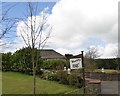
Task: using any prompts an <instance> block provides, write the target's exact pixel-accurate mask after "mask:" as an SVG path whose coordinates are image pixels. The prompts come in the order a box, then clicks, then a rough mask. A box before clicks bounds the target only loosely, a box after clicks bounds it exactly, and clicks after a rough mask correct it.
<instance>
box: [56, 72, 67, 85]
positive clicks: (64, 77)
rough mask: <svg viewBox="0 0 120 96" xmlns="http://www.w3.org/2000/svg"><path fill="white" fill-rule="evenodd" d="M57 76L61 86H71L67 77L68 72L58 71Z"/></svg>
mask: <svg viewBox="0 0 120 96" xmlns="http://www.w3.org/2000/svg"><path fill="white" fill-rule="evenodd" d="M57 74H58V79H59V83H61V84H69V83H68V79H67V77H68V74H67V72H65V71H58V72H57Z"/></svg>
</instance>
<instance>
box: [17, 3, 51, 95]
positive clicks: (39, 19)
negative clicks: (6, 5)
mask: <svg viewBox="0 0 120 96" xmlns="http://www.w3.org/2000/svg"><path fill="white" fill-rule="evenodd" d="M27 8H28V9H27V15H26V17H27V20H22V25H21V28H20V31H21V32H20V36H21V37H22V39H23V41H24V43H25V45H26V46H27V47H30V48H31V54H32V58H31V59H32V66H33V68H32V69H33V80H34V82H33V89H34V90H33V93H34V95H35V94H36V69H37V66H38V65H37V64H38V59H39V56H40V53H38V52H37V53H36V52H35V50H34V49H35V48H38V49H42V48H43V47H44V46H45V44H46V42H47V40H48V38H49V37H50V33H51V29H52V27H50V26H49V25H48V24H47V23H46V22H47V17H48V15H47V12H46V9H45V10H43V11H42V12H41V14H39V15H37V12H38V2H36V3H34V4H33V3H31V2H28V5H27ZM19 26H20V25H19ZM36 55H37V58H35V56H36Z"/></svg>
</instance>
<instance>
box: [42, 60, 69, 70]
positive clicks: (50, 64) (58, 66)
mask: <svg viewBox="0 0 120 96" xmlns="http://www.w3.org/2000/svg"><path fill="white" fill-rule="evenodd" d="M67 64H68V62H67V61H66V60H44V61H43V64H42V68H44V69H54V70H63V68H64V66H67Z"/></svg>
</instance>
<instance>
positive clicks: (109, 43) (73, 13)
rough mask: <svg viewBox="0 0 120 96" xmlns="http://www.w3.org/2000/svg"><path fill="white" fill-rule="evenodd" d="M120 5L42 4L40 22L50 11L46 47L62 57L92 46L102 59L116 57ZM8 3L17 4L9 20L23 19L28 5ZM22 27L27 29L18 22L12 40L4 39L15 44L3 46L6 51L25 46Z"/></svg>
mask: <svg viewBox="0 0 120 96" xmlns="http://www.w3.org/2000/svg"><path fill="white" fill-rule="evenodd" d="M118 2H119V0H59V1H58V2H40V10H39V11H38V14H37V15H38V22H39V20H40V17H39V16H40V14H41V12H42V11H43V10H45V9H47V12H48V13H47V14H48V17H47V24H49V25H50V26H52V32H51V34H50V35H51V36H50V38H49V39H48V41H47V44H46V46H45V47H44V48H45V49H54V50H56V51H57V52H59V53H61V54H63V55H64V54H74V55H77V54H80V53H81V51H82V50H83V51H84V52H87V50H88V48H89V47H96V48H98V52H99V53H100V54H101V58H114V57H115V56H116V54H115V52H116V50H117V49H118ZM16 3H17V4H16ZM9 4H13V5H14V4H16V5H15V7H13V8H12V9H11V11H10V12H9V16H10V17H19V18H24V13H25V8H26V4H25V2H21V3H20V2H11V3H9ZM3 8H4V7H3ZM27 20H28V18H26V21H27ZM21 26H22V27H25V25H24V24H23V23H22V20H19V22H18V23H17V24H16V28H14V30H15V32H14V33H12V35H11V36H10V38H9V39H6V38H4V39H3V42H11V40H12V41H15V42H16V43H15V44H10V45H9V46H7V47H6V46H3V48H2V50H3V52H9V51H11V52H15V50H19V48H22V47H24V46H25V44H24V42H23V40H22V38H20V37H19V34H20V33H22V32H21V31H20V27H21ZM13 34H15V35H17V37H15V36H14V35H13ZM23 35H25V34H23ZM8 40H9V41H8Z"/></svg>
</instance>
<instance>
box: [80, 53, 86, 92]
mask: <svg viewBox="0 0 120 96" xmlns="http://www.w3.org/2000/svg"><path fill="white" fill-rule="evenodd" d="M81 53H82V67H83V68H82V69H83V81H84V85H83V87H84V94H85V70H84V69H85V66H84V57H83V51H81Z"/></svg>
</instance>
